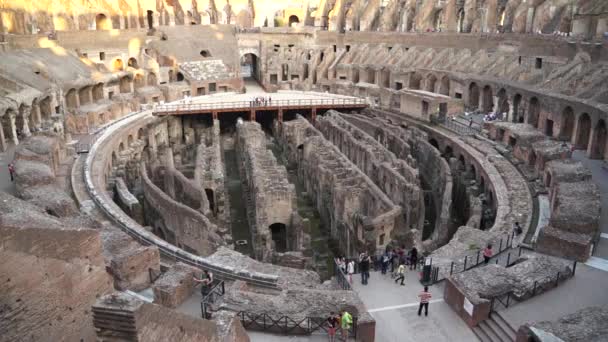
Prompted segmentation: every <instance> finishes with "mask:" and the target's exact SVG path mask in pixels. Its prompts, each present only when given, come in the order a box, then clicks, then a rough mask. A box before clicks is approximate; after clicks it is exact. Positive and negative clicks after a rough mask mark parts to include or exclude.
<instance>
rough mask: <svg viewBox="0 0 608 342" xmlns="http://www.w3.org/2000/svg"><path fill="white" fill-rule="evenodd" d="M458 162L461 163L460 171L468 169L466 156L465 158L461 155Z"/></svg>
mask: <svg viewBox="0 0 608 342" xmlns="http://www.w3.org/2000/svg"><path fill="white" fill-rule="evenodd" d="M458 162H459V163H460V169H461V170H464V169H466V165H467V164H466V162H465V161H464V156H463V155H462V154H461V155H460V156H459V157H458Z"/></svg>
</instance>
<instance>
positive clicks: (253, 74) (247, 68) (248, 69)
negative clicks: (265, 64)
mask: <svg viewBox="0 0 608 342" xmlns="http://www.w3.org/2000/svg"><path fill="white" fill-rule="evenodd" d="M241 75H242V76H243V78H253V79H255V80H256V81H258V82H259V81H260V74H259V65H258V56H256V55H255V54H253V53H247V54H245V55H243V57H241Z"/></svg>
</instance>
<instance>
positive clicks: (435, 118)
mask: <svg viewBox="0 0 608 342" xmlns="http://www.w3.org/2000/svg"><path fill="white" fill-rule="evenodd" d="M431 123H432V124H435V125H439V126H442V127H444V128H446V129H448V130H450V131H452V132H454V133H458V134H462V135H475V134H478V133H480V132H481V128H482V127H481V125H480V124H478V123H476V122H471V123H463V122H461V121H459V120H458V119H456V118H455V119H452V118H446V117H440V116H439V114H436V115H431Z"/></svg>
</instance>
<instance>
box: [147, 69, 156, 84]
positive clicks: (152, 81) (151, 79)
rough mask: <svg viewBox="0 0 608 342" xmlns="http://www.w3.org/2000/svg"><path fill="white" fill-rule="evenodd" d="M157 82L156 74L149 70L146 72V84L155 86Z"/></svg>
mask: <svg viewBox="0 0 608 342" xmlns="http://www.w3.org/2000/svg"><path fill="white" fill-rule="evenodd" d="M157 84H158V80H157V79H156V74H155V73H153V72H151V73H149V74H148V85H149V86H155V85H157Z"/></svg>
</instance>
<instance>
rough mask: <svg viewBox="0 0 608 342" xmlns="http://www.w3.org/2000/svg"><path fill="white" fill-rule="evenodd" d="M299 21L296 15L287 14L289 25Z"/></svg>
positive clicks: (291, 25)
mask: <svg viewBox="0 0 608 342" xmlns="http://www.w3.org/2000/svg"><path fill="white" fill-rule="evenodd" d="M299 23H300V18H298V16H297V15H290V16H289V27H295V26H297V25H298V24H299Z"/></svg>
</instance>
